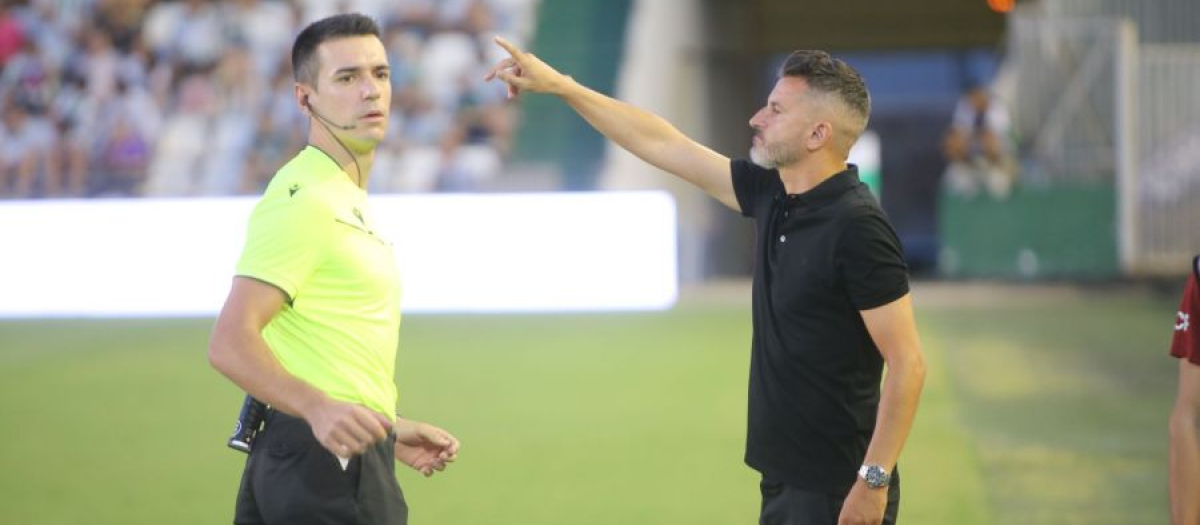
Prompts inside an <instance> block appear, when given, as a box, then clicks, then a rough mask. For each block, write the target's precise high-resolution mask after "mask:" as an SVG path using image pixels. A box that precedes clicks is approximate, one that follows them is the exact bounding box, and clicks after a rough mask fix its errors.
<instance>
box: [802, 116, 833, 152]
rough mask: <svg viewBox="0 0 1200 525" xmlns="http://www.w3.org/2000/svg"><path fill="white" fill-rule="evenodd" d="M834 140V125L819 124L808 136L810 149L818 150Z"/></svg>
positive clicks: (827, 123)
mask: <svg viewBox="0 0 1200 525" xmlns="http://www.w3.org/2000/svg"><path fill="white" fill-rule="evenodd" d="M831 140H833V124H831V123H829V122H818V123H817V124H816V125H815V126H813V128H812V131H810V132H809V135H808V149H809V150H814V151H815V150H818V149H821V148H822V147H824V146H825V145H826V144H828V143H829V141H831Z"/></svg>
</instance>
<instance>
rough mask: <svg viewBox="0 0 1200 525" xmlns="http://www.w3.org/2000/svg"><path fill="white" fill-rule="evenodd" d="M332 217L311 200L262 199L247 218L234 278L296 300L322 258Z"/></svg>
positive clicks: (325, 208)
mask: <svg viewBox="0 0 1200 525" xmlns="http://www.w3.org/2000/svg"><path fill="white" fill-rule="evenodd" d="M333 226H334V220H333V215H332V214H331V213H329V211H328V209H327V207H326V206H324V205H323V203H321V202H320V201H317V200H315V199H311V198H303V197H299V198H286V199H283V198H280V199H270V200H263V201H262V202H260V203H259V205H258V206H257V207H256V208H255V209H254V213H252V214H251V216H250V225H249V227H248V229H247V231H246V245H245V247H244V248H243V250H242V256H241V258H240V259H239V260H238V264H237V275H239V276H243V277H250V278H253V279H257V280H260V281H264V282H266V283H269V284H271V285H273V286H275V287H277V288H279V289H280V290H283V292H284V293H286V294H287V295H288V299H289V300H294V299H295V298H296V293H297V292H298V291H299V289H300V286H301V285H302V284H303V283H304V282H305V281H306V280H307V279H308V278H309V276H310V275H312V273H313V271H314V270H316V268H317V267H318V265H320V264H321V262H322V261H323V260H324V258H325V254H326V248H327V247H328V246H329V242H328V240H329V237H330V235H332V229H333Z"/></svg>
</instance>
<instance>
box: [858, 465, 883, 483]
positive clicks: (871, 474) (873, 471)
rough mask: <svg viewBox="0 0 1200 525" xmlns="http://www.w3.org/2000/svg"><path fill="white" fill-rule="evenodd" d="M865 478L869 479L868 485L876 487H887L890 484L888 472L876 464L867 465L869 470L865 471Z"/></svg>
mask: <svg viewBox="0 0 1200 525" xmlns="http://www.w3.org/2000/svg"><path fill="white" fill-rule="evenodd" d="M863 479H865V480H866V481H867V486H869V487H871V488H875V489H877V488H882V487H886V486H887V484H888V475H887V472H884V471H883V468H882V467H878V466H875V465H870V466H868V467H867V471H866V472H865V473H864V475H863Z"/></svg>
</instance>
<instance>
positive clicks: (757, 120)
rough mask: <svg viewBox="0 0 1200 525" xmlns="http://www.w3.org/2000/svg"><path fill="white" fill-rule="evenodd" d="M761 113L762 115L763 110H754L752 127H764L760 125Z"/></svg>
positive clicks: (751, 116) (751, 117)
mask: <svg viewBox="0 0 1200 525" xmlns="http://www.w3.org/2000/svg"><path fill="white" fill-rule="evenodd" d="M761 115H762V110H758V111H756V112H754V114H753V115H750V127H751V128H754V129H760V128H761V127H762V126H760V125H759V119H758V117H759V116H761Z"/></svg>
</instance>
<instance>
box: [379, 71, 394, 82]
mask: <svg viewBox="0 0 1200 525" xmlns="http://www.w3.org/2000/svg"><path fill="white" fill-rule="evenodd" d="M391 76H392V74H391V73H388V72H387V71H380V72H378V73H375V78H378V79H380V80H387V79H388V77H391Z"/></svg>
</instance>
